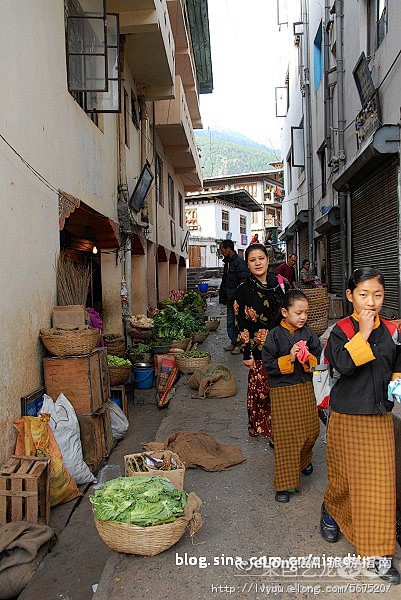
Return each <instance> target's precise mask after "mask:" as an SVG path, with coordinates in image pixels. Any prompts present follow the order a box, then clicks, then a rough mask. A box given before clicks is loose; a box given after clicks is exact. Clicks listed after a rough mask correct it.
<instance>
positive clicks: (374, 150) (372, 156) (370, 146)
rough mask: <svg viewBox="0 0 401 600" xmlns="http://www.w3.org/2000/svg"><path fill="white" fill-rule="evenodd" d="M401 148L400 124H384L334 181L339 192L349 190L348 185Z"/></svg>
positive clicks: (350, 185)
mask: <svg viewBox="0 0 401 600" xmlns="http://www.w3.org/2000/svg"><path fill="white" fill-rule="evenodd" d="M399 150H400V126H399V125H382V127H379V128H378V129H376V131H375V132H374V134H373V135H372V136H371V138H370V140H369V142H367V144H366V145H364V146H363V147H362V148H361V149H360V151H359V152H358V153H357V154H356V156H355V157H354V158H353V160H352V162H351V164H350V165H349V166H348V167H344V168H343V169H342V170H341V171H340V172H339V174H338V176H337V178H336V179H334V181H333V187H334V189H335V190H337V191H338V192H341V191H347V189H348V187H352V186H353V184H354V183H355V182H356V181H359V180H360V179H362V178H363V177H365V176H366V175H367V174H368V172H370V171H371V170H372V168H375V167H377V166H379V165H380V164H381V163H382V162H384V161H386V160H388V158H389V156H391V155H394V154H397V153H398V152H399Z"/></svg>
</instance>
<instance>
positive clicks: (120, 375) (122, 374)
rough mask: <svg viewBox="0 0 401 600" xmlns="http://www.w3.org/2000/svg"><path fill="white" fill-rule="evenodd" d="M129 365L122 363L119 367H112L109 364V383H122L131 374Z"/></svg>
mask: <svg viewBox="0 0 401 600" xmlns="http://www.w3.org/2000/svg"><path fill="white" fill-rule="evenodd" d="M131 369H132V367H131V365H127V366H125V365H122V366H121V367H117V366H115V367H112V366H110V365H109V375H110V385H123V383H126V382H127V380H128V377H129V376H130V374H131Z"/></svg>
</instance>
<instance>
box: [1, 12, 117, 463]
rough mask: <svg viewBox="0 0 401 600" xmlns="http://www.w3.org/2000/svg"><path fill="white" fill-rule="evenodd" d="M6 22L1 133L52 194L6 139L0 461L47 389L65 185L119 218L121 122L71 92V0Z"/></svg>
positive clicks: (6, 15)
mask: <svg viewBox="0 0 401 600" xmlns="http://www.w3.org/2000/svg"><path fill="white" fill-rule="evenodd" d="M1 20H2V23H6V24H7V26H5V27H3V31H2V34H1V36H0V65H1V72H2V75H3V81H4V82H7V85H4V86H3V90H2V93H1V94H0V121H1V123H2V129H1V134H2V135H3V136H4V138H5V139H6V140H7V142H8V143H9V144H10V145H11V146H12V148H13V149H14V150H15V152H17V153H18V154H19V155H21V156H22V157H23V158H24V160H26V161H27V162H28V163H29V164H30V165H32V167H33V168H34V169H36V170H37V171H38V172H39V173H40V174H41V175H42V176H43V177H44V178H45V179H46V180H47V182H49V184H50V186H51V187H52V190H51V189H49V187H47V186H46V185H45V184H44V183H43V182H41V181H39V179H38V178H37V177H36V176H35V175H34V174H33V173H32V171H31V170H29V169H28V167H27V166H26V165H25V164H24V163H23V162H22V160H21V159H20V158H19V157H18V156H17V154H16V153H15V152H14V151H13V150H12V149H11V148H10V147H9V146H8V145H7V144H6V143H5V142H4V140H0V197H1V203H2V228H1V242H0V244H1V252H0V283H1V289H2V293H1V298H0V312H1V315H2V323H3V325H2V331H1V340H2V344H1V348H0V369H1V373H2V377H1V383H0V426H1V431H2V444H1V448H0V462H2V461H3V460H4V459H5V458H7V457H8V456H9V455H10V454H11V453H12V451H13V449H14V443H15V433H14V429H13V426H12V422H13V420H15V419H17V418H19V416H20V400H19V399H20V397H21V396H22V395H26V394H28V393H30V392H31V391H33V390H34V389H36V388H38V387H40V386H41V385H42V383H43V378H42V366H41V351H42V349H41V342H40V340H39V329H40V328H42V327H48V326H49V325H50V314H51V309H52V307H53V306H54V304H55V302H56V275H55V269H54V265H55V260H56V254H57V252H58V249H59V235H60V233H59V223H58V195H57V189H58V188H60V189H62V190H64V191H65V192H68V193H70V194H72V195H74V196H76V197H78V198H80V199H81V200H82V201H83V202H85V203H87V204H90V205H91V206H92V207H93V208H94V209H96V210H97V211H99V212H101V213H103V214H105V215H106V216H108V217H111V218H114V219H116V218H117V208H116V207H117V201H116V190H117V182H116V173H117V168H116V159H115V157H116V156H117V148H116V144H117V136H116V128H115V125H116V117H115V116H113V115H105V117H104V132H102V131H100V130H99V129H98V128H97V127H96V126H95V125H94V124H93V123H92V122H91V121H90V119H89V118H88V116H87V115H86V114H85V113H84V112H83V111H82V110H81V108H80V107H79V106H78V105H77V104H76V102H75V101H74V100H73V98H72V97H71V95H70V94H69V92H68V90H67V82H66V57H65V32H64V2H63V0H42V1H41V2H34V3H32V2H26V1H25V0H15V1H13V2H3V3H1ZM119 268H120V267H119V266H117V267H115V269H119ZM116 293H117V295H118V293H119V290H117V292H116Z"/></svg>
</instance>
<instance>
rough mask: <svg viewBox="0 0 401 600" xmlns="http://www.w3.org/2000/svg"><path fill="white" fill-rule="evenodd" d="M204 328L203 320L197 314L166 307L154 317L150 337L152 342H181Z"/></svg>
mask: <svg viewBox="0 0 401 600" xmlns="http://www.w3.org/2000/svg"><path fill="white" fill-rule="evenodd" d="M199 317H201V318H199ZM204 327H205V321H204V318H203V317H202V315H199V313H198V314H196V313H194V312H192V311H189V310H184V311H182V312H180V311H178V310H177V309H176V308H175V307H174V306H166V308H165V309H163V310H161V311H160V312H158V313H157V315H156V316H155V318H154V320H153V328H152V334H151V335H152V339H153V340H160V341H164V340H168V341H170V340H182V339H184V338H187V337H190V336H191V335H192V334H193V333H195V332H198V331H203V330H204V329H203V328H204ZM205 331H206V329H205Z"/></svg>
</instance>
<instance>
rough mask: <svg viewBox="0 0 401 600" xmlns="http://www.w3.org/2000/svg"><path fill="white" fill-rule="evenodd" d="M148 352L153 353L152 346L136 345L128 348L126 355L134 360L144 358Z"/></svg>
mask: <svg viewBox="0 0 401 600" xmlns="http://www.w3.org/2000/svg"><path fill="white" fill-rule="evenodd" d="M148 352H152V346H150V345H149V344H136V345H135V346H128V347H127V350H126V353H127V354H129V355H130V356H132V357H134V358H135V357H138V356H143V355H144V354H145V353H148Z"/></svg>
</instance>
